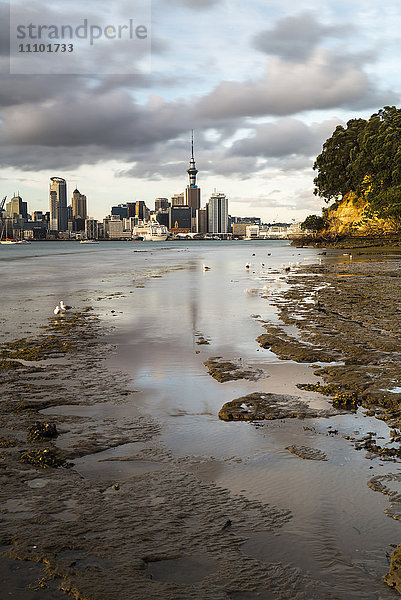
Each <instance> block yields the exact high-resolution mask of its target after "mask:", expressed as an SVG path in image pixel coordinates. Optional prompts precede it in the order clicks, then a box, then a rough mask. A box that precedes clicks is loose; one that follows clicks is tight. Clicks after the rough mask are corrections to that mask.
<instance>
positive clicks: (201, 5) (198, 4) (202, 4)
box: [165, 0, 222, 10]
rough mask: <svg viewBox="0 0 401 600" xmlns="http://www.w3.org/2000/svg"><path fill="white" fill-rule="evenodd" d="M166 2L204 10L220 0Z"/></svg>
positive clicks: (169, 0)
mask: <svg viewBox="0 0 401 600" xmlns="http://www.w3.org/2000/svg"><path fill="white" fill-rule="evenodd" d="M165 2H166V3H167V4H172V5H176V6H185V7H186V8H190V9H192V10H205V9H208V8H213V6H216V5H217V4H221V2H222V0H165Z"/></svg>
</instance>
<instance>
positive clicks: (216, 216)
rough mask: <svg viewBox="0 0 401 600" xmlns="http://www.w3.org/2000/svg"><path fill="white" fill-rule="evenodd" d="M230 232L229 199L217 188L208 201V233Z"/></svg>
mask: <svg viewBox="0 0 401 600" xmlns="http://www.w3.org/2000/svg"><path fill="white" fill-rule="evenodd" d="M227 232H228V199H227V198H226V195H225V194H223V193H221V192H216V190H215V191H214V192H213V194H212V195H211V197H210V199H209V202H208V233H227Z"/></svg>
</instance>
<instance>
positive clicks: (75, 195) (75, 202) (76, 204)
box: [71, 188, 88, 219]
mask: <svg viewBox="0 0 401 600" xmlns="http://www.w3.org/2000/svg"><path fill="white" fill-rule="evenodd" d="M71 204H72V216H73V218H74V219H86V218H87V216H88V213H87V206H86V196H84V195H83V194H81V192H80V191H79V190H78V189H77V188H76V189H75V190H74V191H73V192H72V201H71Z"/></svg>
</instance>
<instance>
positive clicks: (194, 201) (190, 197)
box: [185, 130, 200, 231]
mask: <svg viewBox="0 0 401 600" xmlns="http://www.w3.org/2000/svg"><path fill="white" fill-rule="evenodd" d="M187 173H188V175H189V185H187V187H186V189H185V204H186V205H187V206H189V207H190V208H191V216H192V219H193V221H192V231H196V211H197V210H198V209H199V208H200V188H198V186H197V185H196V176H197V174H198V169H197V168H196V166H195V158H194V132H193V130H192V151H191V160H190V161H189V169H188V171H187Z"/></svg>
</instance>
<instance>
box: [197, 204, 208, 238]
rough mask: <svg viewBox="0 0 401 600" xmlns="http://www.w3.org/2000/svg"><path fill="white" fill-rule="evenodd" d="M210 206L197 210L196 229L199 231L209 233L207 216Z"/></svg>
mask: <svg viewBox="0 0 401 600" xmlns="http://www.w3.org/2000/svg"><path fill="white" fill-rule="evenodd" d="M207 212H208V208H207V205H206V206H205V208H198V210H197V211H196V231H197V233H207V225H208V218H207Z"/></svg>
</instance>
